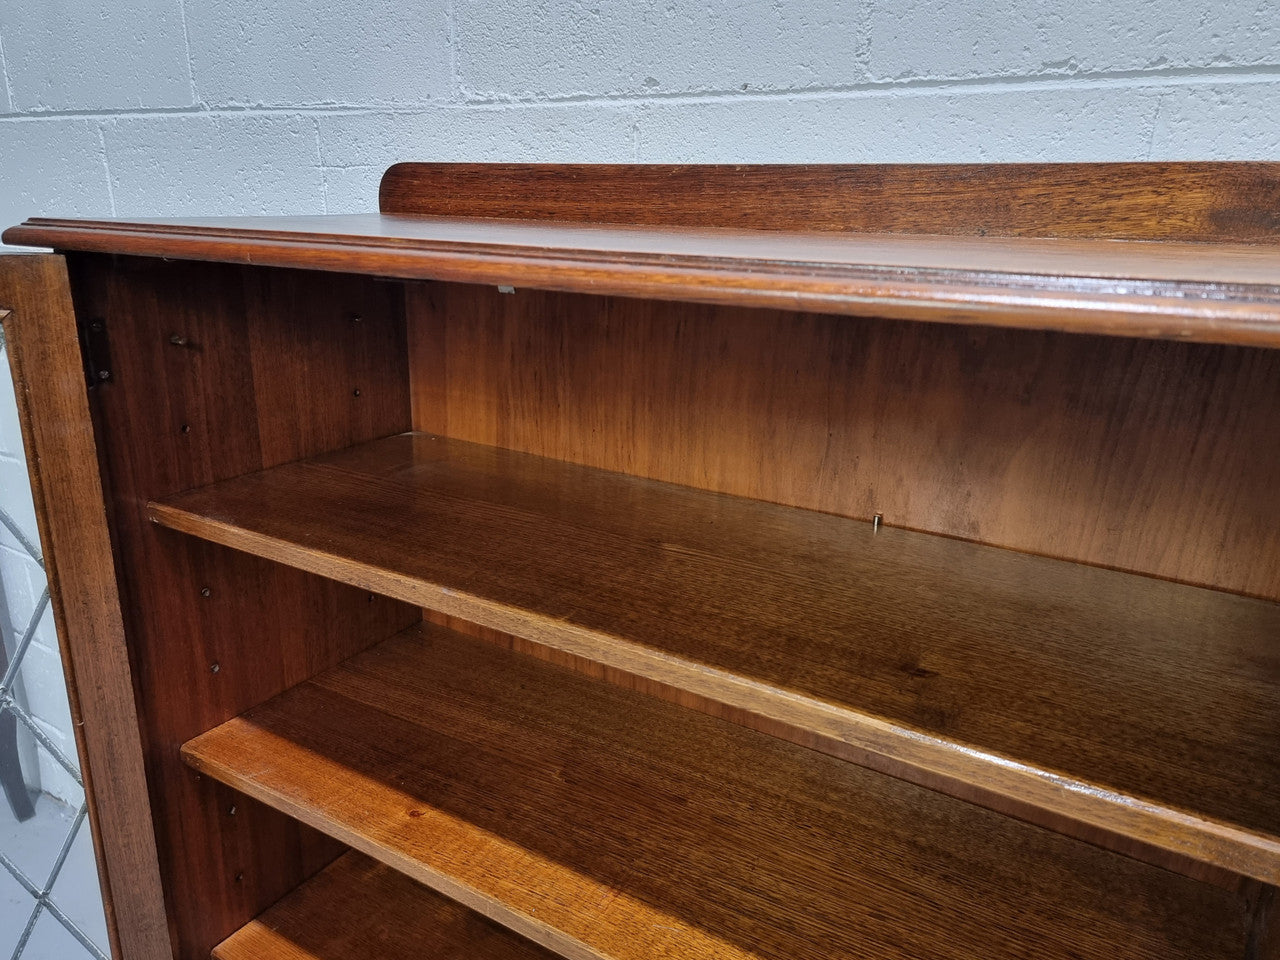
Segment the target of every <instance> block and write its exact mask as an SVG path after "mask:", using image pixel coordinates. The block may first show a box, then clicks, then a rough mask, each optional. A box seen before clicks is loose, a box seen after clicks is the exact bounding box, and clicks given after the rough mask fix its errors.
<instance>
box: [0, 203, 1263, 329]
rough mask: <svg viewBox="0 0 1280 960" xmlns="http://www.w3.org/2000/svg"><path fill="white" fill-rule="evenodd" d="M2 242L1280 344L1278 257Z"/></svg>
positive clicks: (1139, 251) (643, 235)
mask: <svg viewBox="0 0 1280 960" xmlns="http://www.w3.org/2000/svg"><path fill="white" fill-rule="evenodd" d="M4 239H5V241H6V242H8V243H17V244H29V245H34V246H51V247H55V248H58V249H60V250H80V251H96V252H104V253H124V254H134V255H141V256H162V257H168V258H176V259H191V260H214V261H225V262H232V263H247V264H255V265H259V266H278V267H302V268H307V269H316V270H335V271H341V272H346V273H370V274H378V275H383V276H392V277H405V278H415V279H431V280H450V281H460V282H466V283H496V284H514V285H516V286H527V287H534V288H539V289H549V290H564V291H575V292H585V293H598V294H611V295H620V296H631V297H649V298H656V299H662V300H684V301H699V302H709V303H732V304H739V305H745V306H760V307H784V308H787V309H793V310H808V311H815V312H821V313H843V314H853V315H872V316H885V317H897V318H904V319H914V320H926V321H935V322H945V323H982V324H989V325H996V326H1011V327H1025V328H1031V329H1061V330H1072V331H1079V332H1091V333H1107V334H1119V335H1125V336H1139V337H1166V338H1172V339H1190V340H1203V341H1207V342H1226V343H1245V344H1253V345H1264V346H1277V345H1280V248H1278V247H1277V246H1275V245H1271V244H1245V243H1221V242H1218V243H1185V242H1174V241H1160V242H1153V241H1140V240H1107V239H1054V238H1048V239H1046V238H1035V237H978V236H930V235H919V234H895V233H814V232H797V231H789V230H743V229H730V228H703V229H699V228H696V227H689V226H678V225H665V226H639V225H627V224H584V223H563V222H561V223H556V222H549V221H533V220H499V219H486V218H477V217H471V218H467V217H429V216H406V215H393V214H385V213H384V214H362V215H349V216H310V217H306V216H302V217H229V218H209V219H191V220H133V221H123V220H51V219H33V220H28V221H27V222H26V223H24V224H22V225H21V226H18V227H13V228H11V229H9V230H7V231H6V232H5V234H4Z"/></svg>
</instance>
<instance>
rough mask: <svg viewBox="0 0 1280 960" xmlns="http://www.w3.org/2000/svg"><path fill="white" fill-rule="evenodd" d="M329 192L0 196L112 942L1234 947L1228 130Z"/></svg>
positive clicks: (1279, 185)
mask: <svg viewBox="0 0 1280 960" xmlns="http://www.w3.org/2000/svg"><path fill="white" fill-rule="evenodd" d="M380 210H381V212H380V213H379V214H371V215H364V216H325V217H287V218H228V219H209V220H200V219H192V220H185V221H168V220H166V221H160V220H153V221H147V220H134V221H129V222H123V221H70V220H48V219H41V220H31V221H28V222H27V223H25V224H23V225H21V226H18V227H14V228H12V229H10V230H9V231H7V232H6V233H5V235H4V236H5V239H6V240H7V241H9V242H13V243H19V244H27V245H37V246H45V247H52V248H53V249H54V250H55V251H57V252H56V253H54V254H48V255H28V256H14V257H8V258H3V260H0V306H3V307H6V308H8V309H9V310H10V311H11V313H10V315H9V317H8V319H7V320H6V321H5V322H6V330H7V332H8V337H9V343H10V352H11V358H12V361H13V363H14V367H15V375H16V380H17V383H18V385H19V391H20V398H19V399H20V405H21V411H22V416H23V426H24V430H25V431H26V440H27V447H28V451H29V454H30V461H31V470H32V474H33V479H34V481H35V489H36V496H37V501H38V506H39V512H40V522H41V534H42V537H43V539H44V542H45V545H46V551H47V556H48V558H49V570H50V577H51V583H52V589H53V593H54V608H55V614H56V618H57V622H58V628H59V632H60V635H61V637H62V639H63V642H64V648H65V649H64V656H65V658H66V662H67V668H68V678H69V684H70V686H71V692H72V698H73V704H74V709H75V714H76V717H77V719H78V720H79V721H81V722H82V725H81V727H80V744H79V746H80V751H81V756H82V761H83V764H84V766H85V771H86V781H87V788H88V790H89V793H90V797H91V809H92V816H93V825H94V831H95V841H96V843H97V849H98V855H99V865H100V869H101V871H102V878H103V888H104V891H105V892H106V894H107V899H108V911H109V920H110V927H111V930H112V936H113V943H112V946H113V949H114V951H115V953H116V955H117V956H118V957H120V958H124V960H157V958H161V957H170V956H173V957H177V958H179V960H203V958H204V957H206V956H208V955H209V954H210V952H211V951H212V953H213V955H214V956H215V957H217V958H219V960H267V958H284V960H295V958H313V960H339V958H342V960H373V958H379V957H385V958H389V960H401V958H403V960H409V958H414V960H433V958H446V957H457V956H466V957H469V958H474V960H482V958H483V960H488V958H493V960H497V958H507V960H514V958H528V960H532V958H550V957H554V956H564V957H569V958H573V960H586V958H607V960H650V958H661V957H670V958H697V960H748V958H754V960H782V958H787V960H809V958H829V957H842V958H843V957H849V958H890V957H892V958H939V960H950V958H956V960H958V958H974V960H977V958H983V960H989V958H1004V957H1010V958H1014V957H1017V958H1022V957H1035V958H1086V960H1103V958H1105V960H1117V958H1161V960H1170V958H1188V960H1190V958H1196V960H1217V958H1233V960H1264V958H1266V960H1273V958H1277V957H1280V930H1277V927H1280V908H1277V907H1276V900H1277V897H1276V893H1275V885H1276V884H1277V883H1280V495H1278V494H1277V491H1280V350H1277V349H1276V348H1277V347H1280V246H1277V245H1276V241H1277V239H1278V238H1280V164H1213V163H1202V164H1106V165H1075V164H1067V165H1055V166H1037V165H1031V166H1026V165H1015V166H891V167H877V166H753V167H697V166H693V167H670V166H635V167H627V166H622V167H619V166H531V165H472V164H464V165H440V164H401V165H397V166H395V167H392V168H391V169H390V170H388V171H387V173H386V175H385V177H384V178H383V181H382V189H381V198H380Z"/></svg>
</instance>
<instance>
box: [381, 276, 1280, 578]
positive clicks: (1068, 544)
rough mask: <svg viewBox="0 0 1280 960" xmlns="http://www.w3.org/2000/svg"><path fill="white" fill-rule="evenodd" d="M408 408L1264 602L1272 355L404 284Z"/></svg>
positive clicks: (510, 443)
mask: <svg viewBox="0 0 1280 960" xmlns="http://www.w3.org/2000/svg"><path fill="white" fill-rule="evenodd" d="M406 302H407V311H408V317H409V343H410V353H411V358H412V359H411V363H412V381H413V411H414V414H413V419H414V427H415V428H416V429H420V430H426V431H430V432H435V433H440V434H444V435H447V436H451V437H456V438H459V439H464V440H473V441H477V442H481V443H487V444H494V445H498V446H503V447H509V448H512V449H518V450H523V451H527V452H531V453H536V454H540V455H544V456H551V457H557V458H561V459H565V460H571V461H574V462H578V463H584V464H588V465H591V466H597V467H603V468H606V469H612V470H619V471H623V472H627V473H632V474H638V475H641V476H646V477H652V478H656V479H661V480H668V481H672V482H676V483H684V484H689V485H693V486H697V487H702V488H705V489H710V490H717V491H722V492H726V493H732V494H736V495H741V496H748V497H754V498H758V499H762V500H769V501H774V502H778V503H784V504H789V505H794V506H801V507H806V508H810V509H816V510H823V511H828V512H831V513H836V514H840V515H843V516H850V517H859V518H864V519H867V520H870V519H871V518H872V517H873V516H874V515H876V514H880V515H881V516H882V517H883V522H884V523H886V524H890V525H895V526H902V527H907V528H912V529H917V530H923V531H928V532H933V533H940V534H945V535H949V536H957V537H963V538H966V539H971V540H975V541H980V542H983V543H990V544H994V545H998V546H1003V547H1008V548H1012V549H1016V550H1022V551H1028V552H1033V553H1040V554H1046V555H1050V556H1054V557H1059V558H1063V559H1068V560H1075V561H1080V562H1086V563H1092V564H1099V565H1104V566H1111V567H1117V568H1121V569H1124V570H1130V571H1135V572H1140V573H1147V574H1152V575H1155V576H1159V577H1164V578H1169V579H1174V580H1179V581H1183V582H1188V583H1195V584H1201V585H1206V586H1213V587H1218V588H1221V589H1225V590H1230V591H1236V592H1243V593H1248V594H1252V595H1257V596H1261V597H1266V598H1270V599H1280V523H1278V522H1277V521H1278V520H1280V506H1277V500H1276V496H1275V491H1276V490H1277V489H1280V443H1277V442H1276V441H1275V425H1276V423H1277V422H1280V352H1277V351H1268V350H1258V349H1249V348H1242V347H1231V346H1213V345H1201V344H1187V343H1176V342H1158V341H1147V340H1131V339H1120V338H1108V337H1093V336H1081V335H1071V334H1061V333H1052V332H1031V331H1010V330H996V329H991V328H982V327H941V326H934V325H928V324H914V323H908V322H900V321H888V320H855V319H850V318H843V317H830V316H821V315H808V314H799V313H788V312H781V311H772V310H752V309H736V308H725V307H712V306H702V305H685V304H680V305H671V304H664V303H658V302H653V301H641V300H630V299H622V298H605V297H592V296H582V295H571V294H557V293H546V292H539V291H532V290H518V291H517V292H516V293H515V294H514V295H512V294H502V293H499V292H498V291H497V290H496V289H494V288H491V287H478V286H465V285H458V284H428V283H411V284H408V285H406Z"/></svg>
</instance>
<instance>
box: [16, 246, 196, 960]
mask: <svg viewBox="0 0 1280 960" xmlns="http://www.w3.org/2000/svg"><path fill="white" fill-rule="evenodd" d="M0 306H4V307H7V308H10V310H9V311H5V310H0V314H4V330H5V338H6V343H7V347H8V350H7V352H8V354H9V361H10V364H11V366H12V368H13V381H14V388H15V391H16V395H17V402H18V418H19V422H20V423H21V426H22V436H23V442H24V444H25V445H26V452H27V458H28V463H29V465H30V468H31V493H32V498H33V499H34V501H35V505H36V520H37V522H38V524H39V528H40V542H41V545H42V547H43V548H44V567H45V574H46V576H47V577H48V581H49V597H50V605H51V606H52V608H53V616H54V622H55V624H56V626H57V631H58V638H59V648H60V650H61V654H62V663H63V671H64V674H65V677H66V683H67V698H68V701H69V703H70V707H71V715H72V717H73V719H74V725H73V727H72V730H73V732H74V734H75V741H76V748H77V751H78V753H79V758H80V773H81V776H82V778H83V781H84V791H85V800H86V802H87V804H88V807H89V819H90V824H91V826H92V829H93V842H94V849H95V851H96V853H97V861H98V876H99V881H100V883H99V887H100V889H101V892H102V903H103V908H104V911H105V913H106V918H107V931H108V934H109V936H110V940H111V950H112V953H113V955H114V956H115V957H116V958H117V960H165V958H169V957H171V956H172V954H171V952H170V942H169V931H168V927H167V924H166V916H165V905H164V894H163V891H162V888H161V874H160V868H159V863H158V860H157V856H156V842H155V836H154V827H153V823H152V816H151V807H150V804H148V803H147V785H146V774H145V770H144V766H143V744H142V734H141V731H140V730H139V726H138V717H137V713H136V711H135V707H134V691H133V683H132V680H131V677H130V672H129V654H128V650H127V648H126V644H125V632H124V626H123V623H122V619H121V613H120V598H119V593H118V590H117V587H116V580H115V576H114V572H113V570H112V561H111V544H110V541H109V539H108V531H107V517H106V513H105V511H104V509H103V498H102V482H101V479H100V478H99V475H98V470H97V465H98V460H97V451H96V448H95V442H94V435H93V424H92V422H91V420H90V417H89V405H88V401H87V398H86V395H85V394H86V390H85V380H84V372H83V367H82V365H81V359H80V347H79V341H78V339H77V336H76V321H75V315H74V312H73V308H72V302H71V291H70V287H69V284H68V279H67V269H66V264H65V263H64V261H63V258H62V257H59V256H52V255H49V256H43V255H23V256H7V257H0Z"/></svg>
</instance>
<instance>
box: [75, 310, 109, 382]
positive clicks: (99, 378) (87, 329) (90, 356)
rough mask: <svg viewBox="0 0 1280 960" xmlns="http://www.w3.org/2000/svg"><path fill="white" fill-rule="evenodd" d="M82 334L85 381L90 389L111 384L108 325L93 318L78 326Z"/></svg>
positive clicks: (81, 347) (99, 318)
mask: <svg viewBox="0 0 1280 960" xmlns="http://www.w3.org/2000/svg"><path fill="white" fill-rule="evenodd" d="M77 329H78V331H79V333H80V358H81V359H82V360H83V361H84V379H85V383H86V384H87V385H88V387H89V389H90V390H92V389H93V388H94V387H98V386H101V385H102V384H104V383H110V382H111V376H112V374H111V350H110V349H109V347H108V346H107V324H106V321H104V320H103V319H102V318H101V317H91V318H89V319H88V320H86V321H81V322H80V323H79V324H77Z"/></svg>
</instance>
